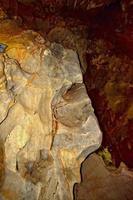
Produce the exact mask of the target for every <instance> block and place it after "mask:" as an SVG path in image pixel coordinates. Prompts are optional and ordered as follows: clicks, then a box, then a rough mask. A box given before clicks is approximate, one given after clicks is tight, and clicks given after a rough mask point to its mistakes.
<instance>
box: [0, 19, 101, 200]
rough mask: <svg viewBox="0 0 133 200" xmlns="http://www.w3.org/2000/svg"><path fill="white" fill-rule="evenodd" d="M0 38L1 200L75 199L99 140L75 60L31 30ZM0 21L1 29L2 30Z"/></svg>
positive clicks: (11, 28) (99, 132)
mask: <svg viewBox="0 0 133 200" xmlns="http://www.w3.org/2000/svg"><path fill="white" fill-rule="evenodd" d="M6 23H8V26H10V33H12V34H10V33H9V32H8V31H7V29H4V30H5V31H6V33H4V34H3V32H1V33H0V38H1V41H2V42H3V43H6V44H7V45H8V48H7V50H6V51H5V52H4V53H1V54H0V151H1V157H0V160H1V166H0V169H1V174H0V179H1V189H0V199H2V200H29V199H30V200H72V199H73V186H74V184H75V183H76V182H80V166H81V163H82V162H83V160H84V159H85V158H86V156H88V155H89V154H90V153H91V152H93V151H94V150H96V149H97V148H98V147H99V146H100V144H101V140H102V134H101V131H100V129H99V126H98V123H97V119H96V117H95V115H94V112H93V108H92V105H91V101H90V99H89V97H88V95H87V93H86V88H85V86H84V83H83V78H82V72H81V69H80V64H79V60H78V56H77V54H76V53H75V52H74V51H73V50H70V49H64V48H63V47H62V46H61V45H60V44H57V43H51V44H49V45H47V44H46V43H45V40H44V39H43V38H42V37H41V36H40V35H39V34H37V33H35V32H33V31H23V32H19V30H17V32H16V33H15V31H16V29H15V28H14V24H12V22H11V21H10V20H9V21H8V22H7V21H6ZM6 23H5V22H3V23H2V24H1V25H0V26H1V27H2V26H4V27H6V28H7V26H6Z"/></svg>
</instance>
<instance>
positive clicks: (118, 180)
mask: <svg viewBox="0 0 133 200" xmlns="http://www.w3.org/2000/svg"><path fill="white" fill-rule="evenodd" d="M81 173H82V183H81V184H79V185H76V186H75V193H76V194H75V196H76V200H88V199H89V200H99V199H102V200H132V199H133V191H132V188H133V172H132V171H129V170H128V169H127V168H126V166H125V165H124V164H121V166H120V167H119V169H115V168H107V167H106V166H105V164H104V162H103V160H102V159H101V157H99V156H98V155H96V154H93V155H91V156H89V158H88V159H87V160H86V161H85V162H84V163H83V165H82V170H81Z"/></svg>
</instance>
